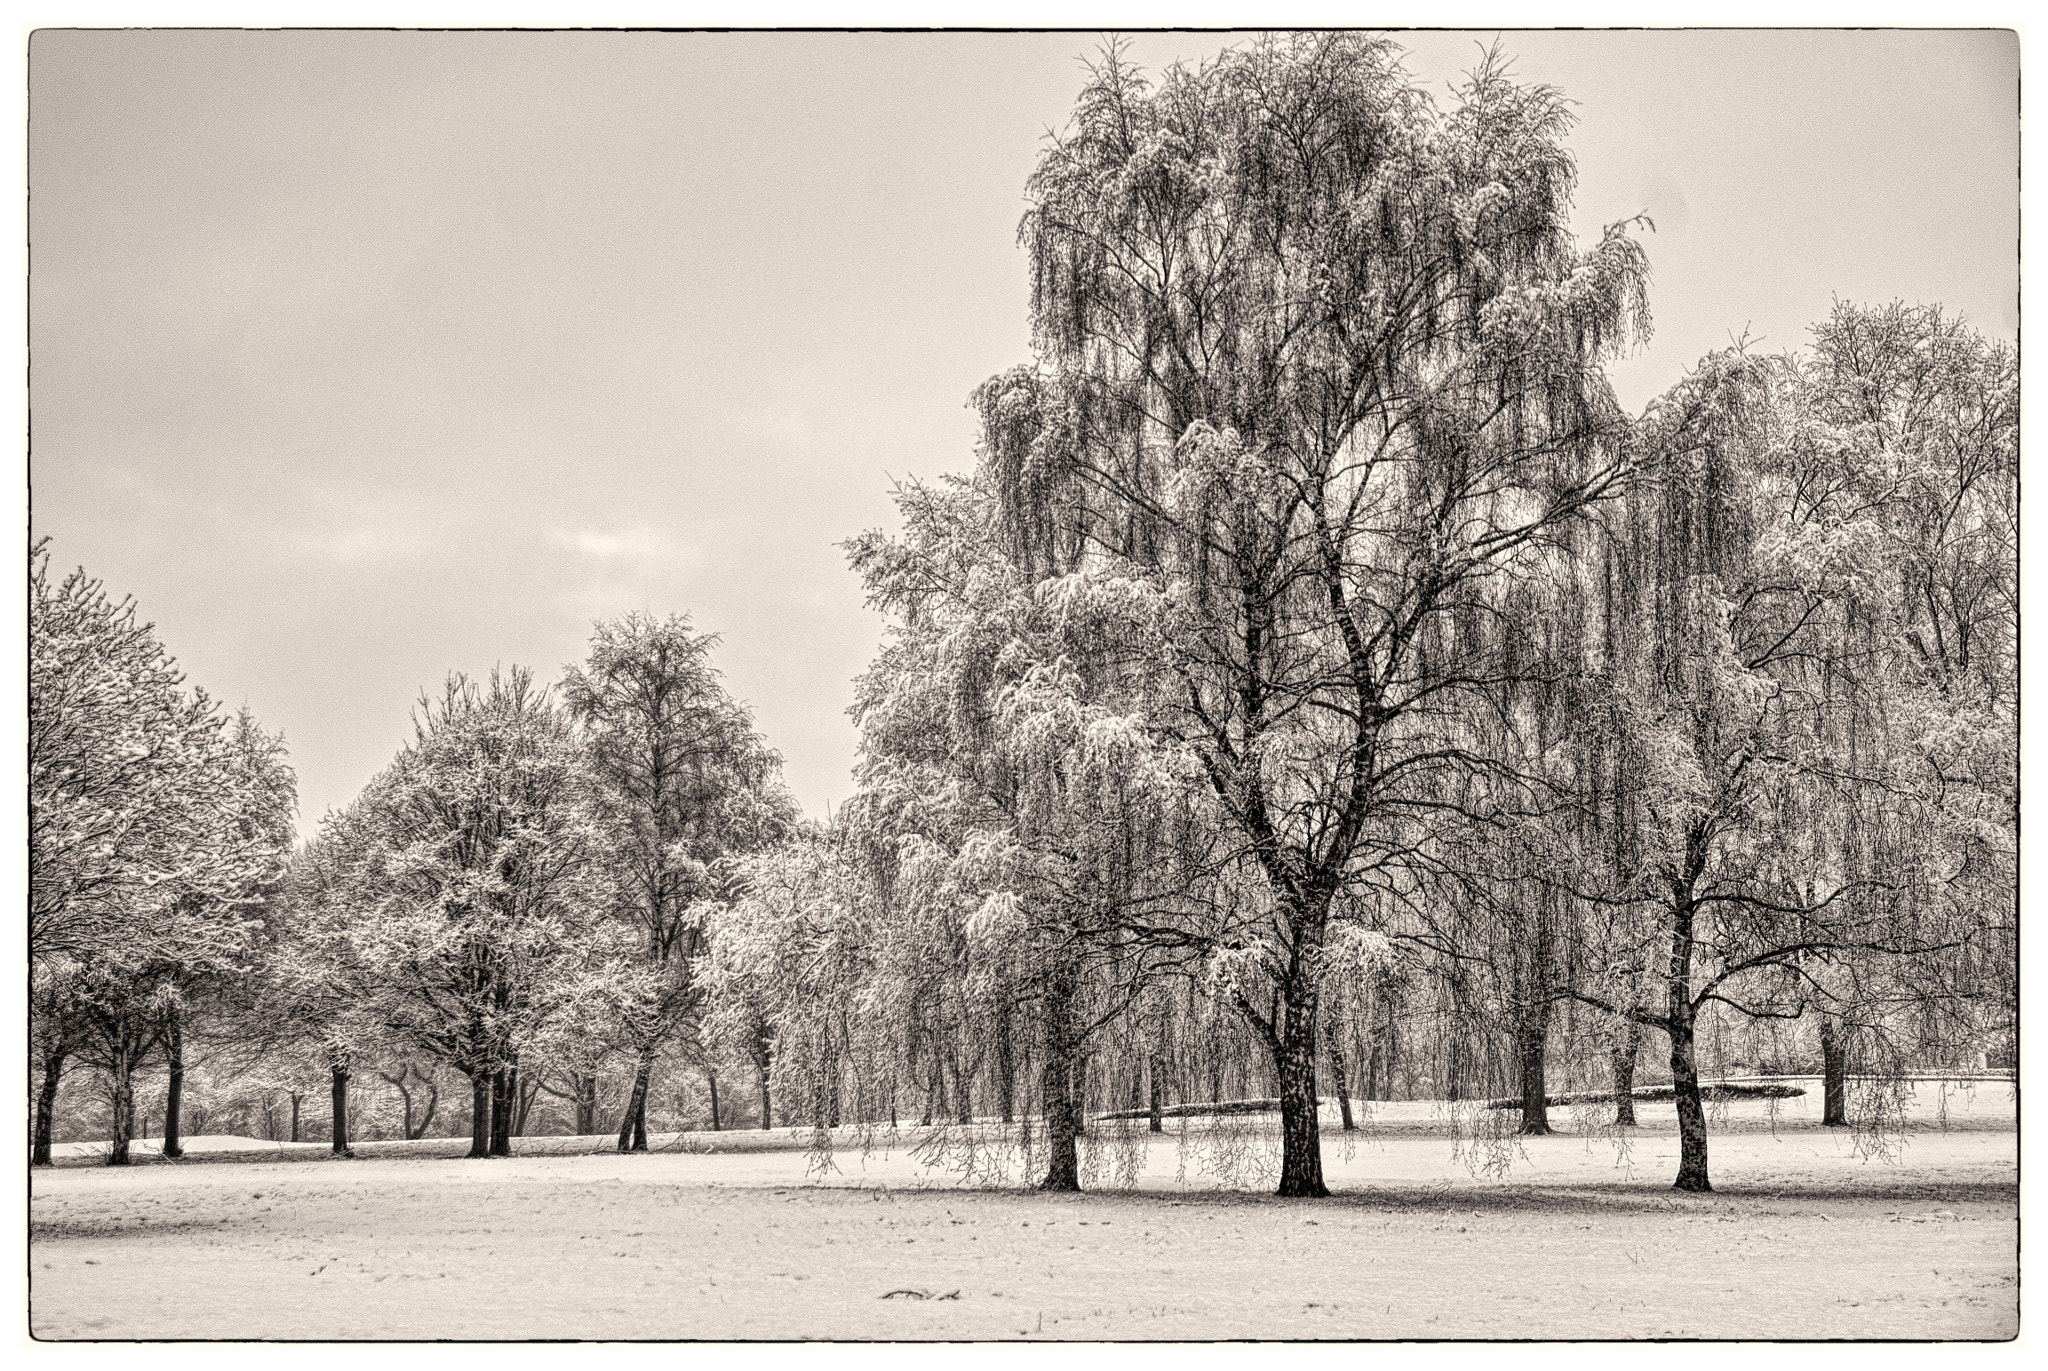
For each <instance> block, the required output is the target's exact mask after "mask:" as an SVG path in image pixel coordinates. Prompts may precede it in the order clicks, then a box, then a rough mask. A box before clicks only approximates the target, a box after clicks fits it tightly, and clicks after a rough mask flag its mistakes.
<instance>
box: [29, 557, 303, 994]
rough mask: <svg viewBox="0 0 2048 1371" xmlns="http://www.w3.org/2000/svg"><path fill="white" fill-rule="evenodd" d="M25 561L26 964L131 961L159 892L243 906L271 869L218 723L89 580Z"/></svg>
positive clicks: (160, 652) (148, 928) (125, 613)
mask: <svg viewBox="0 0 2048 1371" xmlns="http://www.w3.org/2000/svg"><path fill="white" fill-rule="evenodd" d="M48 541H49V540H48V539H44V540H42V541H40V542H38V543H37V544H36V545H35V547H34V549H32V550H31V552H30V554H29V680H28V687H29V719H28V804H29V952H30V956H31V957H32V958H33V959H35V960H37V961H42V960H45V959H47V958H50V957H55V956H60V955H73V956H89V955H91V954H93V953H95V952H97V951H99V950H100V949H104V948H113V949H118V950H119V951H121V952H122V954H123V955H131V954H133V953H134V952H135V951H136V950H137V948H138V947H139V946H140V945H142V944H144V943H146V942H147V940H148V939H149V938H150V937H152V936H153V931H154V928H155V923H154V916H155V915H156V913H157V912H158V911H159V910H160V908H161V907H162V900H161V898H160V897H161V896H162V895H163V894H164V892H167V891H175V892H178V893H179V894H181V895H186V896H190V897H191V898H192V899H194V900H196V901H199V902H202V903H204V902H206V901H209V900H219V899H226V900H234V899H237V898H239V897H240V894H241V892H242V891H243V889H244V888H245V887H246V885H247V882H248V880H249V878H250V875H251V873H252V872H254V871H258V870H261V869H264V868H265V867H267V866H268V865H269V864H270V863H271V862H272V861H273V859H274V857H275V851H274V846H273V845H271V844H270V841H269V839H268V837H267V836H266V835H263V834H256V833H252V834H250V835H248V836H246V837H244V836H242V835H241V834H240V832H239V831H238V829H237V828H236V820H237V818H238V811H237V809H236V804H237V801H238V791H237V788H236V785H235V782H234V779H233V777H232V774H231V773H232V769H233V758H232V755H231V748H230V746H229V742H228V738H227V736H226V734H225V733H224V728H223V721H222V719H221V716H220V713H219V710H218V708H217V706H216V705H215V704H214V702H213V701H212V700H211V699H209V698H208V697H207V695H206V694H205V692H204V691H199V690H191V691H187V690H185V689H184V688H183V683H184V675H183V673H182V672H180V671H179V669H178V666H177V663H176V661H175V660H173V658H172V657H171V655H170V653H169V652H168V651H167V650H165V648H164V646H163V644H162V643H160V642H159V641H158V640H157V637H156V634H155V631H154V629H153V628H152V627H151V625H149V624H147V623H141V622H138V620H137V619H136V607H135V604H134V602H133V601H132V600H121V601H115V600H112V599H110V598H109V597H108V595H107V593H106V591H105V589H104V588H103V587H102V585H101V583H100V582H99V581H97V580H94V579H92V578H90V577H88V576H87V575H86V574H85V572H84V571H83V570H82V569H81V570H78V571H74V572H72V573H71V574H70V575H69V576H66V577H65V578H64V579H63V580H62V581H60V582H55V583H53V582H52V581H51V579H50V574H49V571H50V557H49V552H48Z"/></svg>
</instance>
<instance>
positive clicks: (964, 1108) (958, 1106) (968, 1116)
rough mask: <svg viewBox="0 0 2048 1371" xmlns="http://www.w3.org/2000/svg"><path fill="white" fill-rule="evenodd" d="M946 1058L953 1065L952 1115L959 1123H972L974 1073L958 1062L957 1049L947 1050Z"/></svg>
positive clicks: (958, 1054)
mask: <svg viewBox="0 0 2048 1371" xmlns="http://www.w3.org/2000/svg"><path fill="white" fill-rule="evenodd" d="M946 1058H947V1060H948V1061H949V1062H951V1063H952V1066H953V1117H954V1119H955V1120H957V1121H958V1122H960V1123H973V1122H974V1091H973V1089H972V1082H973V1080H974V1073H973V1072H972V1071H970V1070H968V1069H967V1068H966V1067H964V1066H962V1065H961V1064H960V1053H959V1051H958V1050H957V1049H955V1050H950V1051H948V1052H947V1053H946Z"/></svg>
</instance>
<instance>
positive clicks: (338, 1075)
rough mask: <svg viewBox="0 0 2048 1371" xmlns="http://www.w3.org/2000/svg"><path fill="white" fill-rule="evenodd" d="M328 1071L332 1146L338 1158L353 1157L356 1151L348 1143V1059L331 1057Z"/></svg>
mask: <svg viewBox="0 0 2048 1371" xmlns="http://www.w3.org/2000/svg"><path fill="white" fill-rule="evenodd" d="M327 1069H328V1074H329V1076H330V1077H331V1079H330V1081H329V1082H328V1095H329V1098H330V1100H331V1104H330V1106H329V1110H330V1115H331V1117H332V1118H333V1120H334V1124H333V1127H331V1128H330V1129H329V1130H328V1132H329V1134H331V1135H332V1139H333V1140H332V1142H331V1144H330V1146H331V1148H332V1150H333V1152H334V1155H335V1156H337V1157H353V1156H355V1149H354V1148H352V1147H350V1146H349V1142H348V1077H349V1069H348V1058H346V1057H343V1056H339V1055H337V1056H334V1057H330V1058H329V1059H328V1062H327Z"/></svg>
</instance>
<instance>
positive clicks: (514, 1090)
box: [491, 1063, 519, 1157]
mask: <svg viewBox="0 0 2048 1371" xmlns="http://www.w3.org/2000/svg"><path fill="white" fill-rule="evenodd" d="M518 1091H519V1067H518V1066H517V1065H516V1064H510V1063H508V1064H507V1065H504V1066H501V1067H499V1068H498V1070H497V1072H496V1079H495V1080H493V1081H492V1082H491V1155H492V1156H493V1157H509V1156H511V1155H512V1104H513V1100H514V1099H515V1098H516V1097H517V1095H518Z"/></svg>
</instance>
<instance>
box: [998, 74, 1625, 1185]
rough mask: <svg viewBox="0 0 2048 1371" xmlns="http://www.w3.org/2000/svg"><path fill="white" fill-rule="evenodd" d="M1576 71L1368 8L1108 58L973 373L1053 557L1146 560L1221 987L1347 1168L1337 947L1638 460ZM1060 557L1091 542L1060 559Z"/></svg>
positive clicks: (1007, 485)
mask: <svg viewBox="0 0 2048 1371" xmlns="http://www.w3.org/2000/svg"><path fill="white" fill-rule="evenodd" d="M1569 122H1570V116H1569V113H1568V109H1567V106H1566V103H1565V101H1564V99H1563V97H1562V96H1561V95H1559V93H1558V92H1556V91H1554V90H1552V89H1549V88H1547V87H1542V86H1530V85H1525V84H1521V83H1518V82H1516V81H1514V80H1512V79H1510V77H1509V76H1508V75H1507V73H1506V71H1505V68H1504V64H1503V63H1501V62H1500V61H1498V60H1497V59H1495V58H1493V57H1488V58H1487V59H1486V60H1485V61H1484V62H1482V64H1481V65H1480V67H1479V69H1478V70H1477V71H1475V72H1474V73H1473V75H1472V76H1471V77H1470V79H1469V80H1468V81H1467V82H1466V84H1465V85H1464V86H1463V87H1462V88H1461V89H1460V90H1459V92H1458V93H1457V98H1456V101H1455V103H1454V104H1453V105H1452V106H1451V107H1450V108H1448V109H1442V110H1440V109H1439V108H1438V107H1437V106H1436V105H1435V104H1434V103H1433V102H1432V101H1431V99H1430V98H1429V97H1428V96H1427V95H1425V94H1424V93H1423V92H1422V91H1421V90H1419V89H1418V88H1417V87H1416V86H1415V85H1414V83H1413V82H1412V81H1411V80H1410V78H1409V77H1408V76H1407V74H1406V73H1405V72H1404V71H1403V70H1402V68H1401V66H1400V62H1399V56H1398V52H1397V49H1396V48H1395V47H1394V45H1393V44H1392V43H1391V42H1389V41H1387V40H1385V39H1383V38H1378V37H1373V36H1369V35H1365V34H1356V33H1347V34H1301V35H1294V36H1289V37H1280V38H1264V39H1260V40H1257V41H1256V42H1254V43H1253V44H1251V45H1249V46H1247V47H1245V48H1242V49H1236V50H1232V51H1230V52H1227V53H1225V54H1223V55H1222V56H1221V57H1219V58H1217V59H1216V60H1215V61H1214V62H1211V63H1208V64H1206V65H1204V66H1202V67H1200V68H1196V69H1188V68H1175V69H1173V70H1170V71H1169V72H1167V73H1166V74H1165V75H1164V76H1163V77H1162V78H1161V79H1160V81H1159V83H1158V84H1157V86H1156V87H1155V86H1152V85H1149V84H1147V83H1146V82H1145V81H1144V80H1143V79H1142V78H1141V77H1140V76H1139V74H1138V73H1137V72H1136V71H1134V70H1133V69H1132V68H1131V67H1130V66H1129V65H1128V64H1127V63H1125V62H1124V61H1123V60H1122V59H1121V58H1120V56H1118V55H1117V54H1115V53H1112V54H1110V55H1109V56H1108V57H1107V58H1106V59H1105V60H1104V61H1103V62H1102V63H1101V64H1100V65H1099V66H1098V67H1097V68H1096V69H1095V70H1094V74H1093V77H1092V79H1091V80H1090V82H1089V84H1088V86H1087V88H1086V90H1085V91H1084V92H1083V93H1082V96H1081V98H1080V101H1079V102H1078V104H1077V106H1076V109H1075V113H1074V118H1073V122H1072V124H1071V125H1070V127H1069V128H1068V129H1067V130H1066V131H1065V132H1064V133H1062V134H1061V135H1059V136H1058V137H1056V138H1055V139H1053V140H1052V141H1051V143H1050V144H1049V146H1048V148H1047V150H1046V151H1045V153H1044V154H1043V155H1042V156H1041V158H1040V161H1039V165H1038V167H1037V169H1036V171H1035V172H1034V173H1033V176H1032V178H1031V181H1030V183H1029V187H1028V195H1029V198H1030V208H1029V209H1028V211H1027V213H1026V216H1025V220H1024V228H1023V236H1024V239H1025V242H1026V245H1027V247H1028V249H1029V251H1030V254H1031V259H1032V263H1033V302H1032V321H1033V329H1034V337H1035V339H1036V344H1037V350H1038V365H1037V366H1036V367H1035V368H1026V369H1021V370H1019V371H1016V372H1013V373H1010V374H1009V375H1006V376H1004V377H1001V378H998V379H997V380H996V381H995V382H992V383H991V384H990V385H989V386H987V387H985V388H984V391H983V394H982V409H983V414H984V428H985V431H986V433H987V450H986V455H985V459H984V460H985V470H986V473H987V476H986V479H987V481H988V484H989V486H990V488H991V489H992V490H993V491H994V492H995V493H996V496H997V499H998V502H999V507H1000V510H1001V516H1002V519H1003V521H1004V524H1005V526H1006V528H1007V530H1008V537H1009V538H1010V539H1011V540H1012V542H1013V543H1014V544H1015V546H1016V547H1017V548H1018V549H1019V550H1020V551H1021V552H1022V553H1023V554H1025V556H1026V558H1027V561H1026V564H1027V565H1034V563H1033V562H1032V561H1031V560H1029V559H1032V558H1036V559H1039V560H1038V561H1037V562H1036V563H1035V565H1036V566H1041V567H1043V566H1050V565H1051V564H1053V563H1054V562H1055V561H1057V563H1058V564H1059V565H1060V566H1062V567H1068V566H1078V567H1079V568H1081V570H1080V571H1079V573H1078V574H1080V575H1082V576H1108V577H1114V578H1116V579H1119V580H1130V581H1134V582H1140V583H1142V584H1144V585H1145V586H1146V588H1147V590H1148V591H1149V592H1150V593H1151V594H1152V595H1154V596H1156V597H1158V599H1159V600H1160V601H1161V603H1162V605H1163V606H1164V612H1162V613H1161V614H1160V615H1159V616H1158V622H1159V623H1160V625H1161V627H1162V631H1161V632H1160V633H1159V634H1158V637H1157V640H1156V641H1153V642H1146V641H1144V640H1143V639H1142V638H1140V639H1136V640H1132V641H1128V642H1126V643H1123V644H1120V645H1119V648H1120V650H1121V651H1123V652H1125V653H1126V654H1141V655H1143V656H1144V657H1146V658H1147V659H1148V660H1147V664H1146V665H1147V669H1148V670H1150V671H1152V672H1154V673H1156V674H1157V675H1158V676H1159V677H1160V684H1159V685H1158V686H1157V688H1156V689H1154V690H1153V691H1152V692H1150V697H1151V698H1152V699H1153V700H1155V701H1157V705H1156V707H1155V708H1153V709H1152V710H1151V711H1150V712H1149V713H1148V715H1147V717H1146V718H1145V719H1144V721H1143V729H1144V731H1145V732H1146V734H1147V735H1148V736H1149V737H1150V738H1152V739H1155V740H1157V742H1156V745H1159V746H1163V747H1171V748H1177V749H1185V750H1186V751H1187V752H1188V753H1189V754H1191V755H1192V756H1193V757H1194V759H1195V760H1196V763H1197V774H1198V775H1199V777H1200V778H1201V783H1202V785H1203V786H1204V787H1205V789H1206V791H1207V795H1206V800H1207V802H1208V803H1212V804H1213V805H1214V806H1215V807H1216V809H1217V811H1218V812H1219V814H1220V815H1221V816H1222V823H1221V825H1220V826H1219V832H1220V833H1222V834H1223V835H1225V836H1226V837H1227V839H1228V843H1229V845H1230V847H1231V849H1232V850H1233V852H1234V855H1235V860H1236V861H1237V862H1238V864H1239V869H1240V870H1242V872H1243V873H1244V876H1245V879H1244V880H1243V881H1240V882H1238V883H1237V884H1238V885H1239V887H1240V888H1242V889H1243V890H1244V891H1245V892H1246V893H1247V895H1248V896H1249V897H1250V898H1248V899H1246V900H1243V901H1239V902H1236V905H1235V908H1234V910H1233V915H1232V917H1233V918H1234V919H1235V920H1236V924H1235V926H1234V927H1230V928H1228V929H1219V930H1218V931H1217V941H1218V943H1219V944H1220V945H1224V946H1231V945H1234V946H1235V951H1233V952H1232V953H1231V959H1232V960H1231V968H1230V976H1231V978H1232V979H1231V986H1232V988H1231V991H1230V994H1231V998H1232V1001H1233V1003H1235V1004H1236V1005H1237V1007H1238V1009H1239V1011H1240V1012H1241V1013H1242V1014H1243V1015H1244V1016H1245V1018H1246V1020H1247V1022H1249V1023H1251V1024H1252V1025H1253V1026H1254V1028H1255V1030H1256V1032H1257V1033H1258V1034H1259V1036H1260V1037H1261V1038H1262V1039H1263V1041H1264V1042H1265V1043H1266V1045H1267V1048H1268V1050H1269V1052H1270V1054H1271V1056H1272V1059H1273V1061H1274V1064H1275V1067H1276V1070H1277V1072H1278V1075H1279V1089H1280V1098H1281V1101H1282V1106H1281V1112H1282V1161H1281V1180H1280V1190H1281V1193H1283V1194H1289V1195H1320V1194H1322V1193H1324V1186H1323V1182H1322V1172H1321V1154H1320V1148H1319V1141H1318V1128H1317V1116H1316V1061H1317V1051H1316V1034H1317V1026H1318V1023H1319V1021H1320V1015H1319V1008H1318V1001H1319V987H1320V985H1321V974H1322V973H1321V969H1320V967H1321V961H1322V958H1323V954H1324V951H1325V949H1326V947H1327V946H1329V945H1330V943H1331V940H1332V937H1333V935H1334V934H1335V933H1336V932H1337V931H1338V928H1339V926H1340V925H1341V924H1342V923H1343V922H1344V921H1345V919H1346V917H1347V915H1346V911H1347V910H1352V909H1366V908H1370V907H1372V905H1373V903H1374V901H1373V900H1370V899H1364V898H1353V897H1354V896H1357V895H1358V894H1359V893H1360V892H1362V891H1369V890H1374V889H1390V888H1392V887H1394V886H1397V885H1398V884H1399V883H1400V881H1401V879H1402V876H1401V869H1402V868H1403V867H1404V866H1405V865H1406V864H1407V863H1408V860H1409V857H1410V854H1411V853H1413V852H1414V851H1415V850H1416V847H1417V826H1418V825H1419V824H1420V823H1422V822H1423V821H1425V820H1426V819H1427V817H1428V816H1429V814H1430V812H1431V809H1432V807H1433V806H1434V805H1436V804H1437V803H1439V802H1440V800H1439V796H1440V794H1441V792H1442V790H1443V789H1444V788H1445V785H1446V781H1445V776H1446V773H1455V772H1457V771H1459V770H1462V769H1465V768H1468V767H1471V766H1473V765H1475V764H1478V763H1477V761H1476V760H1475V759H1474V757H1473V756H1472V755H1471V753H1470V751H1469V749H1468V748H1467V747H1466V746H1465V744H1464V741H1463V739H1462V737H1460V736H1458V735H1457V734H1456V733H1455V732H1451V733H1447V732H1446V730H1445V729H1443V728H1441V727H1439V726H1437V725H1438V721H1440V720H1442V719H1445V718H1456V717H1457V716H1459V715H1460V714H1461V713H1462V712H1466V711H1469V710H1471V709H1473V708H1476V707H1481V706H1482V704H1483V695H1484V691H1485V689H1486V688H1487V686H1488V683H1490V682H1491V681H1492V680H1494V679H1495V678H1496V677H1497V676H1498V675H1499V673H1500V670H1501V665H1500V663H1499V662H1498V660H1497V654H1496V651H1495V646H1494V644H1493V642H1492V641H1491V640H1490V639H1489V637H1488V636H1487V635H1485V634H1483V633H1477V634H1475V633H1472V632H1469V631H1467V630H1468V629H1470V627H1471V626H1472V625H1474V624H1475V623H1480V622H1483V621H1484V620H1485V618H1486V617H1487V616H1488V615H1489V614H1490V613H1492V612H1494V607H1493V605H1492V604H1491V603H1489V595H1490V594H1491V591H1492V587H1493V586H1494V584H1495V583H1496V582H1497V581H1499V580H1501V579H1502V578H1504V577H1508V576H1510V575H1511V574H1512V573H1513V572H1514V571H1515V570H1516V569H1517V568H1518V567H1520V566H1521V565H1522V564H1523V563H1524V562H1525V561H1526V560H1528V559H1530V558H1532V557H1535V556H1537V555H1539V554H1540V553H1541V552H1542V550H1543V549H1544V548H1545V547H1546V546H1547V545H1548V544H1549V543H1550V542H1551V541H1552V540H1553V539H1554V538H1555V536H1556V535H1557V533H1558V531H1559V530H1560V529H1562V528H1564V527H1566V526H1568V525H1570V524H1571V523H1572V522H1573V521H1575V520H1577V519H1579V518H1581V517H1582V516H1583V514H1584V513H1585V512H1586V511H1587V510H1588V509H1589V508H1590V507H1592V506H1593V505H1595V504H1596V503H1597V502H1599V501H1600V500H1601V499H1603V498H1605V497H1607V496H1609V495H1610V494H1612V493H1613V492H1614V491H1615V490H1616V489H1617V488H1618V486H1619V483H1620V482H1621V481H1622V480H1623V478H1624V477H1625V475H1626V473H1627V472H1628V470H1629V468H1630V456H1629V452H1628V449H1627V446H1626V444H1625V442H1624V441H1623V440H1624V437H1625V433H1626V429H1627V425H1626V423H1625V420H1624V418H1623V416H1622V415H1621V413H1620V411H1619V409H1618V408H1617V406H1616V405H1615V403H1614V401H1613V399H1612V396H1611V394H1610V392H1609V389H1608V387H1607V385H1606V382H1605V381H1604V379H1603V376H1602V372H1601V367H1602V365H1603V361H1604V359H1605V358H1607V357H1608V356H1610V355H1612V354H1613V352H1614V351H1615V349H1617V348H1618V347H1620V346H1621V345H1623V344H1624V343H1625V342H1626V341H1627V340H1628V339H1629V338H1630V337H1631V336H1633V335H1634V334H1636V333H1638V332H1640V330H1641V329H1642V328H1643V327H1644V326H1645V324H1646V314H1645V310H1644V304H1643V298H1644V297H1643V280H1644V275H1645V272H1644V265H1643V258H1642V254H1641V252H1640V250H1639V248H1638V247H1637V246H1636V244H1635V243H1634V241H1633V240H1632V239H1631V238H1630V237H1629V235H1628V233H1627V231H1626V230H1625V228H1624V227H1623V226H1615V227H1613V228H1610V229H1609V230H1608V231H1607V232H1606V233H1605V234H1604V235H1603V236H1602V237H1601V239H1600V241H1599V242H1598V243H1597V244H1595V245H1593V246H1592V247H1591V248H1590V249H1588V250H1584V251H1582V250H1580V249H1579V248H1578V247H1577V246H1576V245H1575V244H1574V242H1573V240H1572V236H1571V233H1570V230H1569V225H1568V216H1569V205H1570V194H1571V189H1572V183H1573V166H1572V161H1571V158H1570V155H1569V154H1568V153H1567V152H1566V150H1565V147H1564V143H1563V136H1564V133H1565V131H1566V129H1567V127H1568V125H1569ZM1068 574H1072V573H1068Z"/></svg>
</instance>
